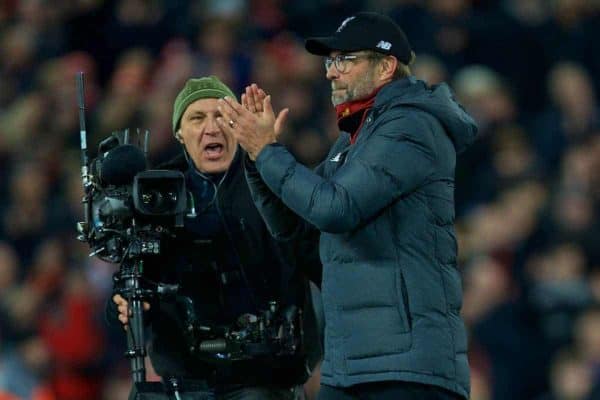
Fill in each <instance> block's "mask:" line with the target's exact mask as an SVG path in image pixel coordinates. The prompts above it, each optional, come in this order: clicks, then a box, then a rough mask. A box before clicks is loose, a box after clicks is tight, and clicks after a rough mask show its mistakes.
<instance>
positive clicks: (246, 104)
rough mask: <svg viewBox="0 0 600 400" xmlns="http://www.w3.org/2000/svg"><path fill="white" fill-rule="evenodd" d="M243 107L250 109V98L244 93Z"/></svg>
mask: <svg viewBox="0 0 600 400" xmlns="http://www.w3.org/2000/svg"><path fill="white" fill-rule="evenodd" d="M247 90H248V89H246V91H247ZM242 105H243V106H244V108H246V109H247V110H249V109H250V104H248V96H246V93H242Z"/></svg>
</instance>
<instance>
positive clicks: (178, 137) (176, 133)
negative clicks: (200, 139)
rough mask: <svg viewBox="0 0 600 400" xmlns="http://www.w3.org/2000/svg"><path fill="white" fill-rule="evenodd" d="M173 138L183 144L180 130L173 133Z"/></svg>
mask: <svg viewBox="0 0 600 400" xmlns="http://www.w3.org/2000/svg"><path fill="white" fill-rule="evenodd" d="M175 138H176V139H177V140H179V143H182V144H183V136H181V129H179V130H178V131H177V132H175Z"/></svg>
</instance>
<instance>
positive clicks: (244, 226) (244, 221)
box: [240, 218, 246, 231]
mask: <svg viewBox="0 0 600 400" xmlns="http://www.w3.org/2000/svg"><path fill="white" fill-rule="evenodd" d="M240 227H241V228H242V231H245V230H246V220H245V219H244V218H240Z"/></svg>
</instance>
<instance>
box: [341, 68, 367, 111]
mask: <svg viewBox="0 0 600 400" xmlns="http://www.w3.org/2000/svg"><path fill="white" fill-rule="evenodd" d="M374 90H375V82H374V79H373V71H372V70H369V71H368V72H367V73H366V74H364V75H363V76H362V77H360V78H359V79H358V80H357V81H356V82H355V84H354V86H353V87H352V88H348V87H346V91H345V92H344V95H337V96H336V95H334V94H333V93H332V94H331V102H332V103H333V106H334V107H335V106H337V105H340V104H342V103H347V102H349V101H354V100H360V99H364V98H365V97H367V96H368V95H370V94H371V93H373V91H374Z"/></svg>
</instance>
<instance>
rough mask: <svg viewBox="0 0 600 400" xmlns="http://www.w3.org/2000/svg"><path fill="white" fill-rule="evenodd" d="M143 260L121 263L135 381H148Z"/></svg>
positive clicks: (132, 370)
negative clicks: (142, 284) (145, 363)
mask: <svg viewBox="0 0 600 400" xmlns="http://www.w3.org/2000/svg"><path fill="white" fill-rule="evenodd" d="M143 265H144V264H143V261H142V260H140V259H137V258H135V259H133V260H132V261H128V260H125V261H124V262H123V264H122V265H121V271H120V277H119V280H122V281H123V283H124V288H123V289H122V291H121V293H122V296H123V297H124V298H125V299H127V302H128V305H129V309H130V310H131V312H130V315H129V328H128V329H127V351H126V352H125V356H126V357H127V358H129V359H130V362H131V373H132V375H133V382H135V383H137V382H145V381H146V367H145V365H144V358H145V357H146V347H145V345H146V343H145V340H144V316H143V312H144V310H143V300H144V298H145V293H144V289H143V288H142V287H141V286H140V278H141V276H142V272H143Z"/></svg>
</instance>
